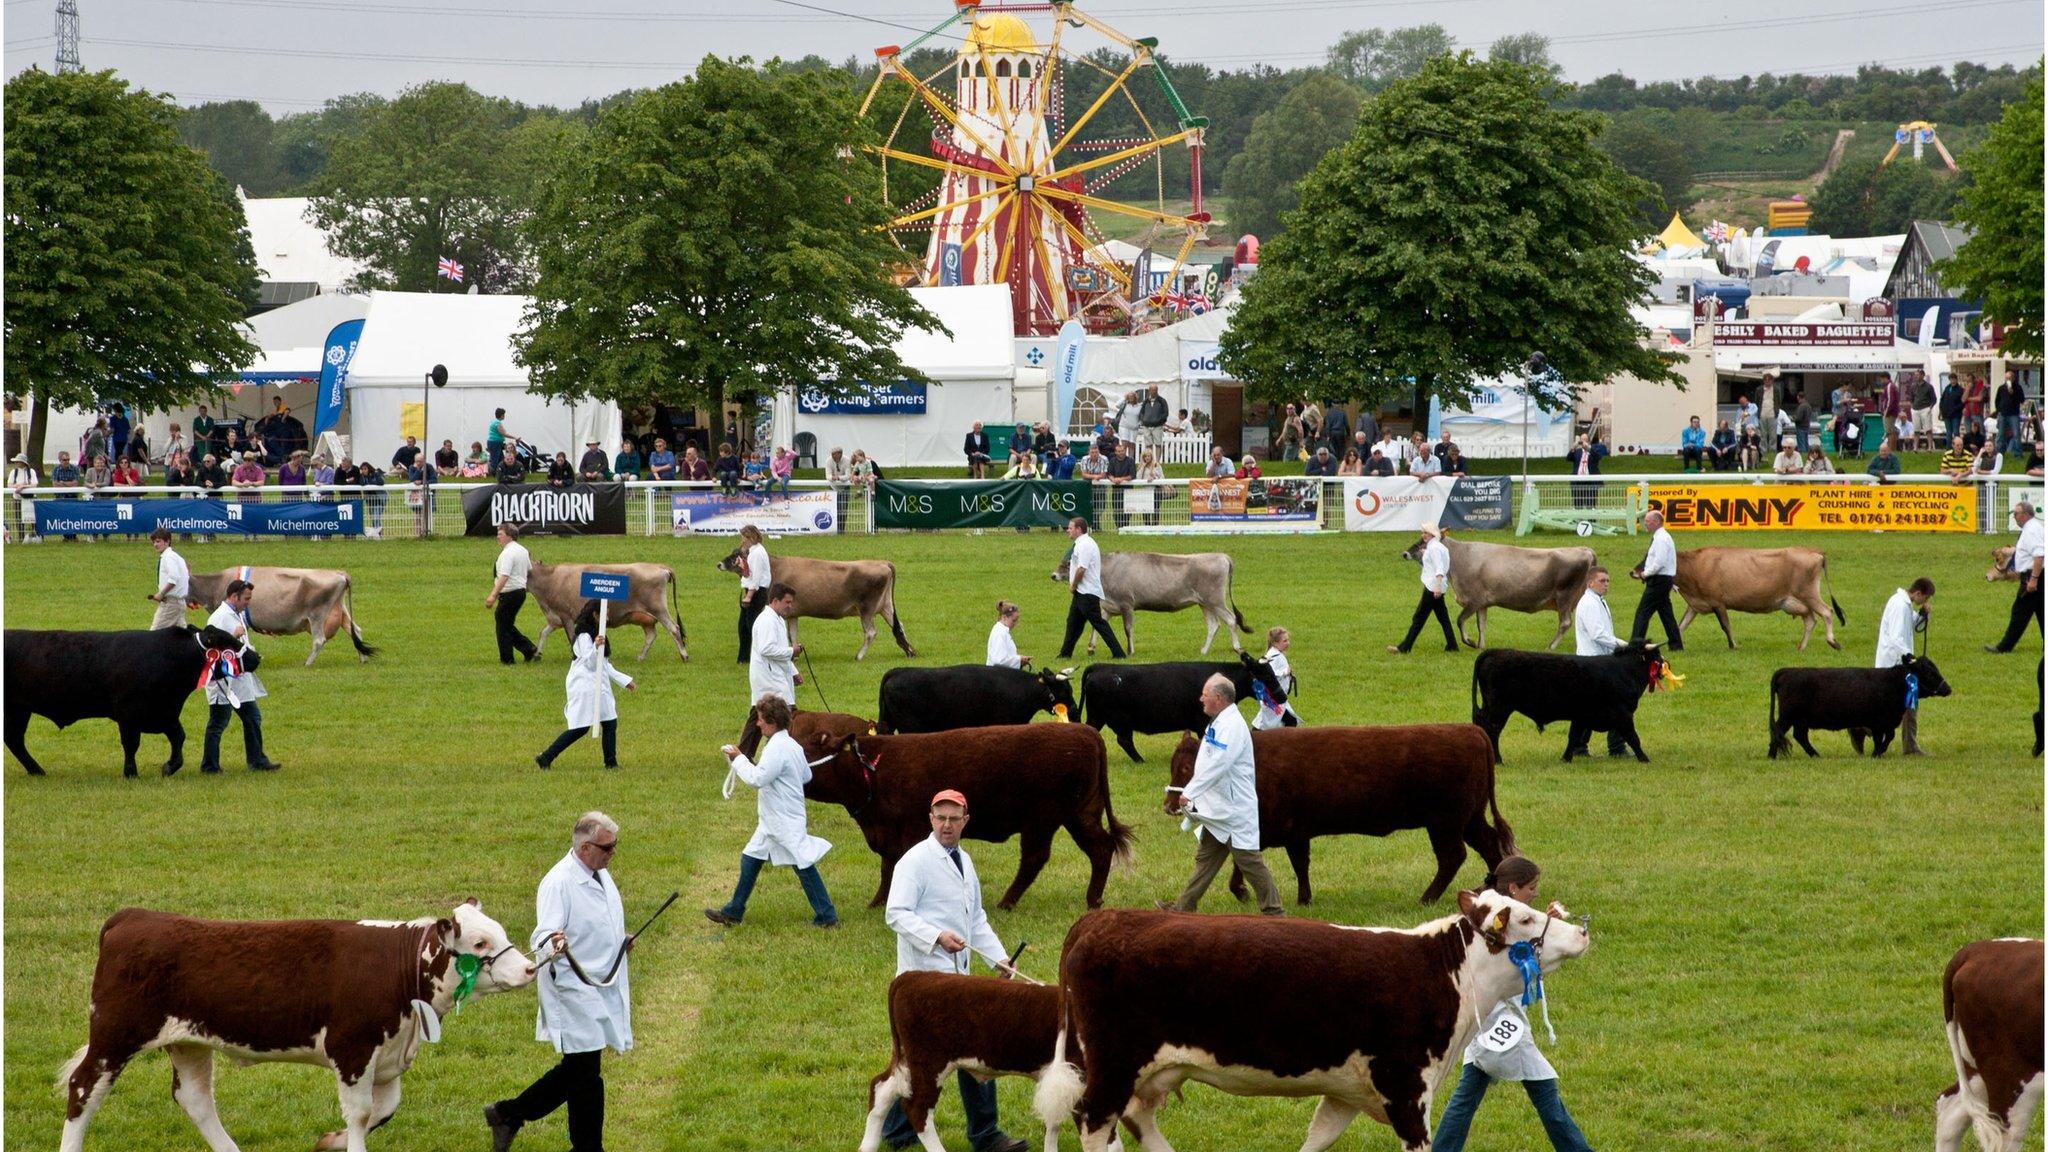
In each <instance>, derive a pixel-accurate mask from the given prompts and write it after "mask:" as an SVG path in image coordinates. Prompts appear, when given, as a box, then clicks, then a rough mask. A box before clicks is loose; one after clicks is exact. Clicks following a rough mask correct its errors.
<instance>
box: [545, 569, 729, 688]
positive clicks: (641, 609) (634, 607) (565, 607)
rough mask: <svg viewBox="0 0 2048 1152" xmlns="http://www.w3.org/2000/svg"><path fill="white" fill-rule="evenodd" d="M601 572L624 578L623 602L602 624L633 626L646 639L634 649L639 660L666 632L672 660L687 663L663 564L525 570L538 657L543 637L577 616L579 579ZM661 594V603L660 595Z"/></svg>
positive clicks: (671, 572) (679, 615) (672, 579)
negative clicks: (535, 611) (537, 620)
mask: <svg viewBox="0 0 2048 1152" xmlns="http://www.w3.org/2000/svg"><path fill="white" fill-rule="evenodd" d="M585 572H605V573H609V574H611V575H614V576H624V577H626V580H627V584H626V599H624V600H622V601H618V602H615V603H613V604H612V606H611V608H610V609H609V613H610V614H609V616H608V617H607V623H608V624H638V625H639V626H640V631H641V632H642V634H643V635H644V636H645V637H646V643H644V644H642V645H640V659H642V660H645V659H647V653H648V652H650V651H652V650H653V648H654V630H655V629H656V628H657V627H659V628H661V629H662V630H663V631H666V632H667V633H668V635H669V639H671V640H674V641H675V642H676V655H678V656H681V657H682V658H683V661H684V662H685V663H688V662H689V659H690V649H689V647H688V644H687V641H688V639H689V636H688V632H687V630H686V629H685V628H684V627H683V611H682V607H681V606H680V605H679V604H678V603H677V602H676V570H675V569H673V568H671V567H669V566H668V565H666V564H644V563H643V564H535V565H533V566H532V567H531V568H530V569H528V570H527V575H526V590H527V591H528V592H530V593H532V594H533V599H534V602H535V603H537V604H539V605H540V613H541V625H540V635H539V636H538V637H536V638H535V639H534V642H533V650H534V652H535V654H538V653H539V652H540V650H541V649H542V648H544V647H546V646H547V642H548V633H550V632H554V631H558V630H559V631H563V632H566V631H568V630H569V628H570V627H571V626H572V625H574V624H575V623H576V614H577V613H579V612H581V611H583V604H584V599H583V574H584V573H585ZM664 592H666V593H667V597H668V598H667V599H666V600H663V598H662V594H663V593H664Z"/></svg>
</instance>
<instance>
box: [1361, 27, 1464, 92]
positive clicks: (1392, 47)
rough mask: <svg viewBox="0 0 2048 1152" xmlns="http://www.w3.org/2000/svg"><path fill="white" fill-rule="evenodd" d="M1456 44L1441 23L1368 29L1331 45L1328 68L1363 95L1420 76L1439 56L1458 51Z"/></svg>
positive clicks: (1454, 39)
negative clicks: (1388, 29)
mask: <svg viewBox="0 0 2048 1152" xmlns="http://www.w3.org/2000/svg"><path fill="white" fill-rule="evenodd" d="M1457 49H1458V41H1457V39H1456V38H1454V37H1453V36H1452V35H1451V34H1450V32H1448V31H1446V30H1445V28H1444V26H1443V25H1441V24H1418V25H1416V26H1415V27H1413V28H1396V29H1394V30H1393V31H1392V32H1389V31H1387V30H1386V29H1384V28H1368V29H1366V30H1365V31H1363V32H1346V33H1345V34H1344V35H1343V36H1342V37H1340V38H1339V39H1338V41H1337V42H1336V43H1335V44H1332V45H1330V57H1329V69H1330V71H1331V72H1334V73H1336V74H1337V75H1338V76H1340V77H1342V78H1344V79H1346V80H1349V81H1350V82H1352V83H1353V84H1356V85H1358V86H1359V87H1360V88H1362V89H1364V90H1365V91H1366V92H1377V91H1379V90H1380V89H1382V88H1385V87H1386V86H1387V85H1389V84H1392V83H1393V82H1394V81H1396V80H1405V79H1407V78H1408V77H1410V76H1414V75H1417V74H1419V73H1420V72H1421V71H1422V66H1423V65H1424V64H1427V63H1429V61H1431V60H1433V59H1435V58H1436V57H1438V56H1448V55H1450V54H1451V53H1452V52H1455V51H1457Z"/></svg>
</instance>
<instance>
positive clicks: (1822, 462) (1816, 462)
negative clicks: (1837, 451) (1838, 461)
mask: <svg viewBox="0 0 2048 1152" xmlns="http://www.w3.org/2000/svg"><path fill="white" fill-rule="evenodd" d="M1806 474H1807V475H1808V476H1833V475H1834V474H1835V464H1834V461H1832V460H1829V459H1828V454H1827V453H1825V452H1823V451H1821V450H1820V445H1818V444H1815V445H1814V446H1813V447H1811V448H1809V449H1807V451H1806Z"/></svg>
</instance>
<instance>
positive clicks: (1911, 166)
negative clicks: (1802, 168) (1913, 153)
mask: <svg viewBox="0 0 2048 1152" xmlns="http://www.w3.org/2000/svg"><path fill="white" fill-rule="evenodd" d="M1933 159H1934V158H1933V157H1932V156H1931V155H1930V156H1929V157H1928V163H1925V164H1923V163H1920V162H1918V161H1916V160H1914V159H1912V158H1911V157H1910V156H1903V157H1901V158H1899V159H1896V160H1893V161H1892V162H1891V163H1890V164H1887V165H1884V166H1882V167H1880V166H1879V157H1876V156H1866V157H1861V158H1858V159H1854V160H1845V161H1843V162H1842V165H1841V166H1840V167H1838V168H1836V169H1835V170H1834V171H1833V172H1831V173H1829V174H1828V178H1827V179H1826V180H1823V181H1821V185H1820V187H1818V188H1816V189H1814V190H1813V220H1812V221H1811V224H1810V226H1811V227H1812V229H1813V230H1814V231H1815V232H1822V233H1826V234H1827V235H1830V236H1890V235H1893V234H1895V233H1899V232H1904V231H1905V230H1906V227H1907V225H1909V224H1911V223H1912V222H1913V221H1915V220H1946V219H1948V216H1949V211H1950V209H1952V208H1953V207H1954V206H1955V202H1956V192H1957V185H1958V181H1957V180H1956V179H1955V177H1953V176H1950V175H1949V174H1948V173H1947V172H1937V171H1935V169H1934V167H1933Z"/></svg>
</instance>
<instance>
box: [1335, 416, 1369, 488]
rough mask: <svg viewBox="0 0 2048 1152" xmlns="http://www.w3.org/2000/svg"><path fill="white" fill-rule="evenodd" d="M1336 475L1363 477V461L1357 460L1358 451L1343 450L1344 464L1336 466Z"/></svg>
mask: <svg viewBox="0 0 2048 1152" xmlns="http://www.w3.org/2000/svg"><path fill="white" fill-rule="evenodd" d="M1339 411H1342V409H1339ZM1337 475H1339V476H1363V475H1365V461H1363V460H1360V459H1359V458H1358V449H1356V448H1346V449H1345V450H1344V462H1343V463H1342V464H1339V465H1337Z"/></svg>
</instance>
